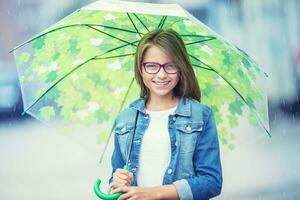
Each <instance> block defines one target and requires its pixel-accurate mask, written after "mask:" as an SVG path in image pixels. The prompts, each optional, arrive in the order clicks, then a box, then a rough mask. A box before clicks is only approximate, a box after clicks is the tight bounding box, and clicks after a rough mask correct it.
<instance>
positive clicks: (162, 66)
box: [142, 62, 178, 74]
mask: <svg viewBox="0 0 300 200" xmlns="http://www.w3.org/2000/svg"><path fill="white" fill-rule="evenodd" d="M149 63H150V64H155V65H159V68H158V69H157V71H156V72H150V73H149V72H148V71H147V68H146V65H147V64H149ZM169 64H174V65H175V66H176V64H175V63H172V62H167V63H164V64H160V63H157V62H143V63H142V66H143V67H144V69H145V72H147V73H148V74H157V73H158V72H159V71H160V69H161V68H163V69H164V71H165V72H166V73H167V74H176V73H177V72H178V68H176V69H177V70H176V72H172V73H170V72H167V71H166V69H165V66H167V65H169Z"/></svg>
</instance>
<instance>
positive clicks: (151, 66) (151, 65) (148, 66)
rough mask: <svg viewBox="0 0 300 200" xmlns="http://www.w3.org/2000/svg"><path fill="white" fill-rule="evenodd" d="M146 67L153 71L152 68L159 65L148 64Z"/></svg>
mask: <svg viewBox="0 0 300 200" xmlns="http://www.w3.org/2000/svg"><path fill="white" fill-rule="evenodd" d="M145 67H147V68H148V69H152V68H157V65H156V64H154V63H147V64H146V65H145Z"/></svg>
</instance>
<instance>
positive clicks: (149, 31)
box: [133, 13, 150, 32]
mask: <svg viewBox="0 0 300 200" xmlns="http://www.w3.org/2000/svg"><path fill="white" fill-rule="evenodd" d="M133 15H134V16H135V17H136V18H137V19H138V20H139V21H140V22H141V24H142V25H143V26H144V27H145V29H146V30H147V31H148V32H150V31H149V29H148V27H147V26H146V24H144V22H143V21H142V20H141V19H140V18H139V17H138V16H137V14H135V13H133Z"/></svg>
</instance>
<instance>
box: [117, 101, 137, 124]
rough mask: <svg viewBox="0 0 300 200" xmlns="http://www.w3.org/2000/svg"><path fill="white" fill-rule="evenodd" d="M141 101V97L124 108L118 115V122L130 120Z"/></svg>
mask: <svg viewBox="0 0 300 200" xmlns="http://www.w3.org/2000/svg"><path fill="white" fill-rule="evenodd" d="M140 102H141V99H137V100H134V101H132V102H131V103H130V104H129V105H128V106H127V107H126V108H125V109H124V110H122V111H121V112H120V113H119V114H118V115H117V117H116V122H118V121H126V120H130V119H131V118H132V117H133V116H135V113H136V112H137V109H136V107H135V106H136V105H138V104H139V103H140Z"/></svg>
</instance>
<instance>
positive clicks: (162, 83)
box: [153, 81, 171, 86]
mask: <svg viewBox="0 0 300 200" xmlns="http://www.w3.org/2000/svg"><path fill="white" fill-rule="evenodd" d="M170 82H171V81H153V83H155V84H156V85H160V86H164V85H168V84H169V83H170Z"/></svg>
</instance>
